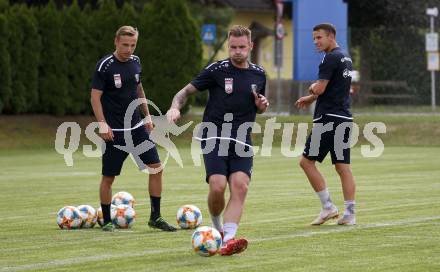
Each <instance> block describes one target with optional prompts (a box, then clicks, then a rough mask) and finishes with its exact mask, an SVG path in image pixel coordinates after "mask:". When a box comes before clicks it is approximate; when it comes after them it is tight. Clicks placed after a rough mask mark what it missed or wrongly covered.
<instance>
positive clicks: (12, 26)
mask: <svg viewBox="0 0 440 272" xmlns="http://www.w3.org/2000/svg"><path fill="white" fill-rule="evenodd" d="M24 8H25V7H24V6H23V5H15V6H13V7H11V8H10V9H9V12H8V19H9V25H8V28H9V33H10V34H9V43H8V46H9V48H8V51H9V54H10V57H11V61H10V67H11V80H12V82H13V90H14V92H13V95H12V96H11V99H10V104H9V106H8V107H5V112H7V113H23V112H25V111H26V109H27V105H26V98H25V96H26V95H25V92H26V89H25V86H24V82H22V80H21V78H22V77H21V74H20V73H21V68H23V67H22V65H23V62H24V61H23V51H24V50H25V49H24V48H23V40H24V33H23V32H22V29H21V17H22V16H21V11H22V10H23V9H24Z"/></svg>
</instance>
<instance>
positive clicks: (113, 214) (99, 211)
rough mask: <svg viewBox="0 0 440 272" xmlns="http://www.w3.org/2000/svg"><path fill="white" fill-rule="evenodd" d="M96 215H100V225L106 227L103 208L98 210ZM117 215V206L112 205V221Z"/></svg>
mask: <svg viewBox="0 0 440 272" xmlns="http://www.w3.org/2000/svg"><path fill="white" fill-rule="evenodd" d="M96 213H97V214H98V224H99V225H100V226H101V227H102V226H103V225H104V216H103V214H102V208H101V207H99V208H98V209H97V210H96ZM115 215H116V206H115V205H111V206H110V219H111V220H112V221H113V219H114V218H115Z"/></svg>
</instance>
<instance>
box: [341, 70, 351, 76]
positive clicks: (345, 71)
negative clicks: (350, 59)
mask: <svg viewBox="0 0 440 272" xmlns="http://www.w3.org/2000/svg"><path fill="white" fill-rule="evenodd" d="M342 76H343V77H344V78H347V77H351V71H350V70H348V69H347V68H346V69H345V70H344V72H342Z"/></svg>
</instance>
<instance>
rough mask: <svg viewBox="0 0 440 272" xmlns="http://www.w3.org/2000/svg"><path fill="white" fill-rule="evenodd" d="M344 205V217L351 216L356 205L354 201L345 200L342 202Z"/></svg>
mask: <svg viewBox="0 0 440 272" xmlns="http://www.w3.org/2000/svg"><path fill="white" fill-rule="evenodd" d="M344 205H345V210H344V215H353V214H354V213H355V212H354V208H355V205H356V201H354V200H345V201H344Z"/></svg>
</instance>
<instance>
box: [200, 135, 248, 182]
mask: <svg viewBox="0 0 440 272" xmlns="http://www.w3.org/2000/svg"><path fill="white" fill-rule="evenodd" d="M212 141H215V142H216V143H215V147H214V149H213V150H212V151H211V152H209V153H208V154H203V161H204V162H205V170H206V182H209V177H210V176H212V175H215V174H217V175H223V176H225V177H226V178H227V179H229V176H230V175H231V174H233V173H235V172H240V171H241V172H244V173H245V174H246V175H248V176H249V179H250V178H251V175H252V166H253V154H251V153H250V152H251V151H250V148H249V147H248V146H243V145H242V144H240V143H236V142H233V141H230V143H229V144H228V143H227V141H225V140H219V139H212V140H208V141H202V143H201V146H202V149H204V148H205V146H206V144H207V143H208V142H211V143H212ZM221 142H223V143H222V144H220V143H221ZM225 142H226V143H225ZM223 144H226V145H228V147H227V148H226V149H227V151H226V152H223V151H222V152H219V148H220V145H223ZM235 145H241V146H239V148H240V149H241V150H243V151H244V152H246V153H247V155H246V156H244V155H241V154H240V153H237V152H236V150H235ZM250 154H251V155H250Z"/></svg>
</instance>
